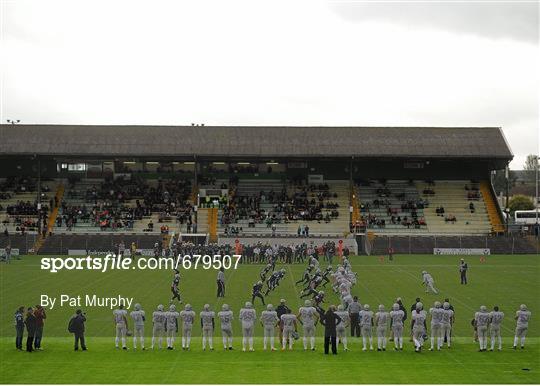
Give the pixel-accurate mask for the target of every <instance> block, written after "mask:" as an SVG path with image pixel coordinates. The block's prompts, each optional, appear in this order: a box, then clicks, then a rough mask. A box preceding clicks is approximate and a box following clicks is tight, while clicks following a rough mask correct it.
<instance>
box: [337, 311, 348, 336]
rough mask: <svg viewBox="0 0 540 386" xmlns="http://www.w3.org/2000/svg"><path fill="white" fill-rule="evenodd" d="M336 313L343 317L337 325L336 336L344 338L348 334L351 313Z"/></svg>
mask: <svg viewBox="0 0 540 386" xmlns="http://www.w3.org/2000/svg"><path fill="white" fill-rule="evenodd" d="M335 314H336V315H337V316H339V317H340V318H341V322H339V323H338V325H337V326H336V336H337V337H338V338H343V337H345V336H346V335H347V329H346V326H347V324H348V323H349V319H350V317H349V313H348V312H347V311H336V312H335Z"/></svg>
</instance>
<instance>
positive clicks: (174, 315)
mask: <svg viewBox="0 0 540 386" xmlns="http://www.w3.org/2000/svg"><path fill="white" fill-rule="evenodd" d="M178 316H180V314H179V313H178V311H167V312H165V322H166V323H165V326H166V330H167V337H174V336H175V335H176V328H177V321H178Z"/></svg>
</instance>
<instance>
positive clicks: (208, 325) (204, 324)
mask: <svg viewBox="0 0 540 386" xmlns="http://www.w3.org/2000/svg"><path fill="white" fill-rule="evenodd" d="M199 316H200V318H201V328H202V348H203V351H204V350H206V342H207V341H208V346H209V347H210V350H214V342H213V340H214V323H215V322H214V317H215V316H216V313H215V312H214V311H212V310H211V309H210V305H209V304H205V305H204V306H203V310H202V311H201V312H200V313H199Z"/></svg>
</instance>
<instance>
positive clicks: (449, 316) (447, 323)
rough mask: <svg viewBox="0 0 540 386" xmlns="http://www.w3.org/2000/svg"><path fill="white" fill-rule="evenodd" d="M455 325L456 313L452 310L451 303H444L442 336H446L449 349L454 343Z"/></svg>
mask: <svg viewBox="0 0 540 386" xmlns="http://www.w3.org/2000/svg"><path fill="white" fill-rule="evenodd" d="M453 323H454V311H453V310H452V309H451V308H450V303H448V302H444V303H443V314H442V336H443V337H445V336H446V344H447V345H448V348H450V346H451V342H452V324H453Z"/></svg>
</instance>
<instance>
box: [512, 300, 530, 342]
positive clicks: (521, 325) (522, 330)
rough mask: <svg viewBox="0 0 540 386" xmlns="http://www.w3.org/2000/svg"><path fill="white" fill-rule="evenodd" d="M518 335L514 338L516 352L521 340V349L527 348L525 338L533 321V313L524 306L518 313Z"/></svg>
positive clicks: (520, 307)
mask: <svg viewBox="0 0 540 386" xmlns="http://www.w3.org/2000/svg"><path fill="white" fill-rule="evenodd" d="M515 319H516V334H515V337H514V347H513V348H514V350H515V349H516V348H517V345H518V341H519V339H520V338H521V348H522V349H523V348H525V337H526V336H527V329H528V328H529V320H530V319H531V311H529V310H527V306H526V305H525V304H522V305H521V306H519V310H518V311H516V317H515Z"/></svg>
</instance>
